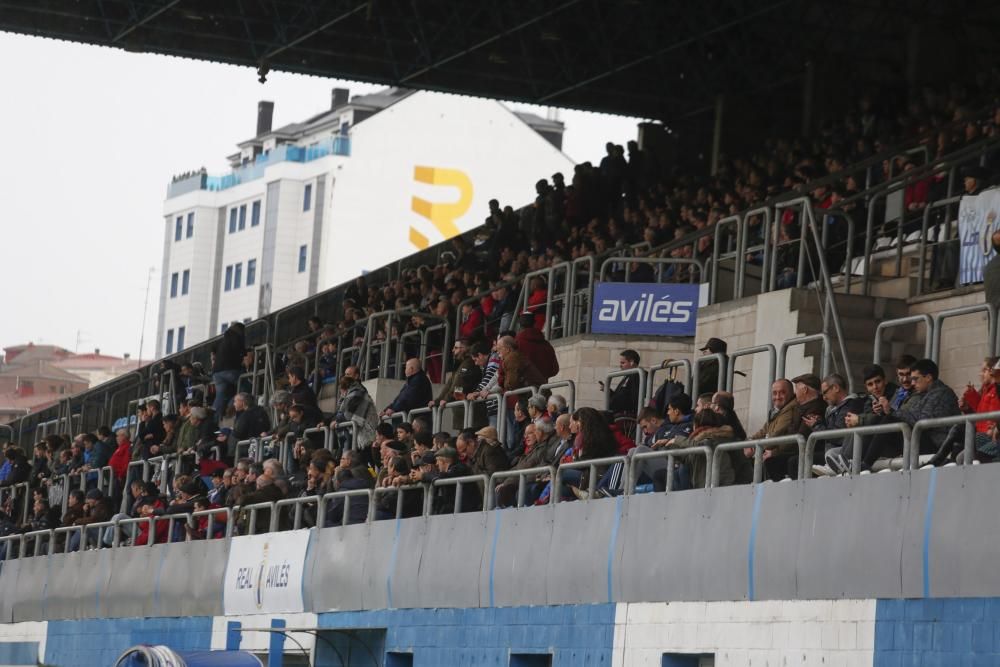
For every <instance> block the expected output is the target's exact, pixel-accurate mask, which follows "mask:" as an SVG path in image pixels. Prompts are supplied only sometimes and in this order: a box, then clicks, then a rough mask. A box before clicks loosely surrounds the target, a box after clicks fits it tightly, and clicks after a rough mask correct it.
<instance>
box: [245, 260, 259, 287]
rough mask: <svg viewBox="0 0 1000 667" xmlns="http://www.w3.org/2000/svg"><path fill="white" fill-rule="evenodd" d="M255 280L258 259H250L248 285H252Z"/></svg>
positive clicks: (248, 262)
mask: <svg viewBox="0 0 1000 667" xmlns="http://www.w3.org/2000/svg"><path fill="white" fill-rule="evenodd" d="M255 282H257V260H256V259H248V260H247V287H250V286H251V285H253V284H254V283H255Z"/></svg>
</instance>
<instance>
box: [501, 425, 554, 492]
mask: <svg viewBox="0 0 1000 667" xmlns="http://www.w3.org/2000/svg"><path fill="white" fill-rule="evenodd" d="M562 417H563V418H565V421H564V422H563V426H564V428H566V429H567V430H566V433H565V435H567V436H569V435H570V434H569V432H568V424H569V416H568V415H562ZM569 442H570V441H569V439H568V438H567V440H566V441H565V443H566V444H568V443H569ZM558 445H559V440H558V438H557V436H556V434H555V426H554V425H553V424H552V422H549V421H542V422H540V423H538V424H529V425H528V427H527V429H525V433H524V454H523V455H522V456H521V457H520V458H518V459H517V460H516V461H515V462H514V465H513V466H511V468H510V469H511V470H528V469H529V468H541V467H544V466H549V465H554V460H555V458H556V457H557V456H558ZM548 481H549V476H548V474H547V473H539V474H535V475H532V476H530V477H528V478H527V479H525V480H524V488H525V490H524V494H525V495H524V504H525V505H531V504H532V503H534V502H535V501H536V500H537V499H538V497H539V496H540V495H541V493H542V490H543V489H544V488H545V484H546V483H547V482H548ZM517 486H518V480H517V478H516V477H507V478H506V479H504V480H503V481H502V482H500V483H499V484H497V485H496V486H494V488H493V491H494V493H495V494H496V496H495V497H496V506H497V507H511V506H513V505H514V504H515V503H516V502H517Z"/></svg>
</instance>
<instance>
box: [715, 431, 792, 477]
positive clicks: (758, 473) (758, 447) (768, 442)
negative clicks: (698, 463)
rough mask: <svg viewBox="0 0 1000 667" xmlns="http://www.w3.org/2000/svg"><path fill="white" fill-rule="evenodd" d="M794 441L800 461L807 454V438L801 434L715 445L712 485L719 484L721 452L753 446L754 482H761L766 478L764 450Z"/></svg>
mask: <svg viewBox="0 0 1000 667" xmlns="http://www.w3.org/2000/svg"><path fill="white" fill-rule="evenodd" d="M789 443H794V444H795V445H796V446H797V447H798V450H799V463H800V465H801V462H802V459H803V457H804V456H805V450H806V439H805V438H804V437H803V436H801V435H798V434H796V435H779V436H775V437H773V438H761V439H760V440H743V441H741V442H725V443H722V444H721V445H716V446H715V453H714V455H713V457H712V474H711V475H710V477H711V479H712V486H713V487H714V486H718V485H719V476H720V474H721V472H720V468H721V466H722V464H721V463H720V461H722V457H720V456H719V452H731V451H742V450H744V449H750V448H752V449H753V450H754V453H753V483H754V484H760V483H761V482H762V481H763V479H764V450H765V449H771V448H773V447H778V446H780V445H786V444H789Z"/></svg>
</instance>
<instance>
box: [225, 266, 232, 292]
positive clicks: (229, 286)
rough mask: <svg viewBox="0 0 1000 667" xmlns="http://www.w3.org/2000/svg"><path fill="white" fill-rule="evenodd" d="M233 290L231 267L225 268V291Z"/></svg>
mask: <svg viewBox="0 0 1000 667" xmlns="http://www.w3.org/2000/svg"><path fill="white" fill-rule="evenodd" d="M231 289H233V265H232V264H230V265H229V266H227V267H226V291H227V292H228V291H229V290H231Z"/></svg>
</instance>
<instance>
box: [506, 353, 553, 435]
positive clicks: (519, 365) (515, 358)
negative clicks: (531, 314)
mask: <svg viewBox="0 0 1000 667" xmlns="http://www.w3.org/2000/svg"><path fill="white" fill-rule="evenodd" d="M497 353H498V354H499V355H500V380H499V382H500V390H501V391H503V392H509V391H514V390H515V389H523V388H524V387H536V388H537V387H538V385H540V384H544V383H545V380H544V379H543V378H542V377H541V375H540V374H539V372H538V369H537V368H535V365H534V364H532V363H531V362H530V361H528V360H527V359H525V358H524V357H522V356H521V354H520V352H518V349H517V343H516V342H515V340H514V337H513V336H501V337H500V338H499V339H498V340H497ZM517 402H518V397H517V396H516V395H512V396H508V397H507V399H506V405H507V432H506V433H505V440H506V442H504V445H505V446H506V447H507V449H508V451H510V450H514V449H516V448H517V445H518V440H517V439H516V437H515V432H514V431H515V428H516V424H515V418H514V409H513V408H514V406H515V405H516V404H517ZM525 414H527V406H525Z"/></svg>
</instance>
